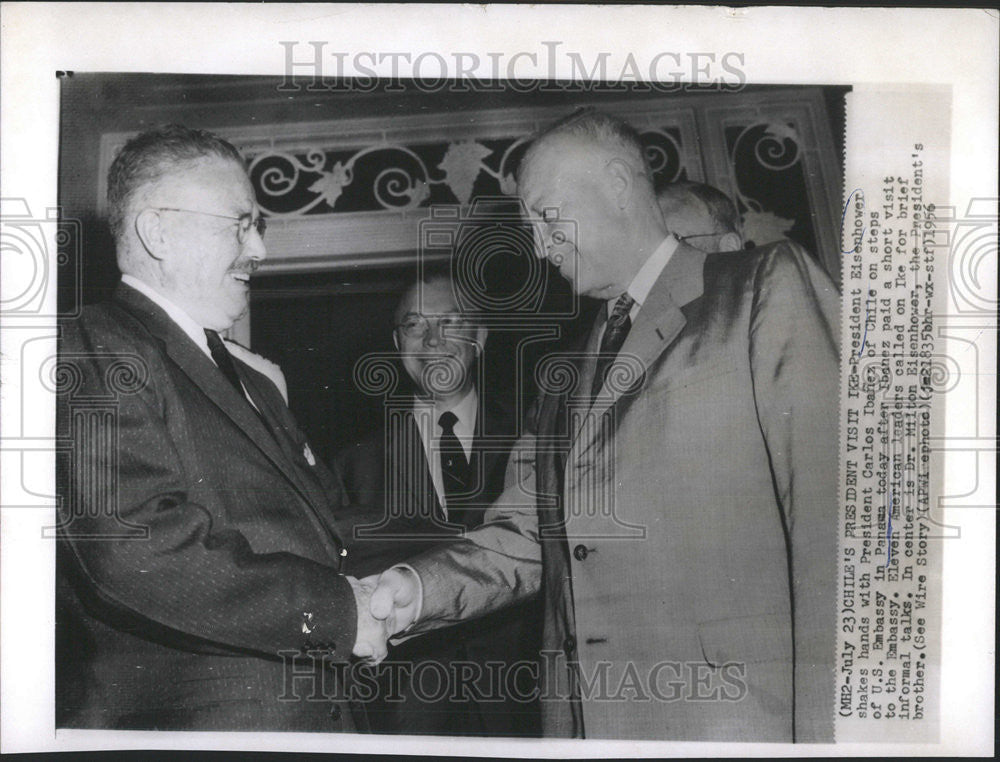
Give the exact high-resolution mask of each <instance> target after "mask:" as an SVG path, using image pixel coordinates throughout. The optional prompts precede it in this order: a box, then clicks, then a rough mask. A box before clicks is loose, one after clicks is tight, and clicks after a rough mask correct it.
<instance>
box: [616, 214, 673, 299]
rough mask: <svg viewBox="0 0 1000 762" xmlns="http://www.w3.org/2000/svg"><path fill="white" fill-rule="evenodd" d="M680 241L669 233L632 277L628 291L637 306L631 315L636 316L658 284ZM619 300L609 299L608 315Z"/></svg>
mask: <svg viewBox="0 0 1000 762" xmlns="http://www.w3.org/2000/svg"><path fill="white" fill-rule="evenodd" d="M678 243H679V241H678V240H677V238H676V236H674V235H673V234H670V235H668V236H667V237H666V238H664V239H663V241H662V242H661V243H660V245H659V246H657V247H656V249H655V250H654V251H653V253H652V254H650V255H649V258H648V259H647V260H646V261H645V262H644V263H643V265H642V267H640V268H639V272H637V273H636V274H635V277H634V278H632V282H631V283H629V285H628V288H627V289H626V292H627V293H628V295H629V296H631V297H632V298H633V299H634V300H635V306H633V307H632V312H631V317H632V318H635V316H636V313H638V312H639V308H640V307H641V306H642V304H643V302H645V301H646V298H647V297H648V296H649V292H650V291H652V290H653V286H654V285H656V281H657V280H658V279H659V277H660V273H662V272H663V268H664V267H666V266H667V262H669V261H670V257H672V256H673V254H674V251H676V250H677V244H678ZM616 301H618V297H615V298H614V299H609V300H608V316H609V317H610V316H611V311H612V310H613V309H614V306H615V302H616Z"/></svg>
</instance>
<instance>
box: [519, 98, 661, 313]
mask: <svg viewBox="0 0 1000 762" xmlns="http://www.w3.org/2000/svg"><path fill="white" fill-rule="evenodd" d="M517 189H518V195H519V196H520V198H521V200H522V202H523V203H524V205H525V207H526V208H527V210H528V212H529V214H530V215H531V217H532V219H534V220H539V221H540V222H538V224H537V228H538V237H539V240H538V242H537V247H538V252H537V253H538V256H539V257H541V258H543V259H547V260H548V261H549V262H551V263H552V264H553V265H554V266H555V267H557V268H558V269H559V273H560V274H561V275H562V276H563V277H564V278H566V280H568V281H569V282H570V285H571V286H572V287H573V290H574V291H575V292H576V293H578V294H582V295H585V296H593V297H597V298H603V299H607V298H611V297H614V296H618V295H619V294H620V293H622V292H623V291H624V290H625V289H626V288H627V286H628V285H629V283H630V282H631V280H632V277H634V275H635V273H636V272H637V270H638V268H639V267H640V266H641V265H642V262H643V261H644V260H645V257H648V255H649V254H651V253H652V250H653V249H654V248H655V247H656V246H657V245H658V244H659V243H660V242H661V241H662V240H663V237H664V236H665V235H666V230H665V228H664V226H663V216H662V214H661V213H660V210H659V207H658V206H657V205H656V196H655V193H654V192H653V184H652V180H651V173H650V170H649V167H648V165H647V163H646V160H645V154H644V152H643V148H642V144H641V142H640V139H639V136H638V134H637V133H636V132H635V130H633V129H632V128H631V127H630V126H629V125H628V124H626V123H625V122H623V121H622V120H620V119H617V118H616V117H613V116H609V115H607V114H603V113H600V112H597V111H593V110H584V111H582V112H577V113H574V114H573V115H571V116H570V117H568V118H566V119H564V120H562V121H560V122H557V123H556V124H555V125H553V126H552V127H550V128H549V129H548V130H546V131H545V132H543V133H542V134H540V135H539V136H538V137H537V138H536V139H535V141H534V142H533V143H532V145H531V146H530V147H529V148H528V150H527V152H526V153H525V155H524V158H523V159H522V161H521V164H520V166H519V168H518V183H517ZM637 258H638V260H637Z"/></svg>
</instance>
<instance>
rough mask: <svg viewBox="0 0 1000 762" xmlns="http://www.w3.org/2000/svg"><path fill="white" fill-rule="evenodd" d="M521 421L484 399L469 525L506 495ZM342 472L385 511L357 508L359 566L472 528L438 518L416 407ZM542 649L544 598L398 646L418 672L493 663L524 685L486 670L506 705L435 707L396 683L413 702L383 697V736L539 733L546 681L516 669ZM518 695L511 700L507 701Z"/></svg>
mask: <svg viewBox="0 0 1000 762" xmlns="http://www.w3.org/2000/svg"><path fill="white" fill-rule="evenodd" d="M515 423H516V422H515V420H514V417H513V416H512V415H511V413H510V411H508V410H506V409H505V408H503V407H501V406H498V405H494V404H488V401H487V402H484V400H483V395H481V396H480V411H479V414H478V415H477V418H476V430H475V438H474V441H473V445H472V455H471V458H470V468H471V470H472V472H473V474H474V481H475V482H476V484H475V486H474V487H473V489H472V490H471V491H472V492H473V493H474V494H473V495H470V497H469V499H468V500H467V501H465V506H466V511H467V516H466V518H465V522H466V525H467V526H468V527H475V526H478V525H479V524H481V523H482V520H483V513H484V511H485V510H486V509H487V508H488V507H489V506H490V505H491V504H492V503H493V501H494V500H495V499H496V498H497V497H498V496H499V495H500V493H501V492H502V491H503V487H504V473H505V470H506V465H507V459H508V455H509V453H510V447H511V444H512V443H513V441H514V439H515V437H516V425H515ZM335 470H337V471H338V472H339V475H340V476H341V478H342V479H343V483H344V486H345V489H346V490H347V493H348V495H349V497H350V502H351V503H352V504H354V505H359V506H378V507H379V509H376V510H375V511H372V510H370V509H368V510H363V511H358V510H357V509H352V514H351V522H350V523H351V524H352V532H353V533H352V535H351V536H352V542H353V547H352V553H353V554H354V558H355V562H356V563H359V564H361V565H362V566H363V567H364V568H365V569H369V568H370V569H371V570H372V571H373V572H374V571H381V570H383V569H386V568H388V567H390V566H392V565H394V564H396V563H399V562H401V561H404V560H406V559H408V558H410V557H411V556H413V555H414V553H417V552H419V551H420V550H422V549H426V548H427V547H429V546H432V545H435V544H437V543H441V542H446V541H447V539H445V538H449V537H450V538H454V537H456V536H457V535H459V534H460V533H461V532H462V531H463V529H462V527H461V526H442V524H441V522H440V520H438V521H435V520H434V519H433V517H434V516H435V515H438V516H442V515H443V514H441V513H440V504H439V501H438V497H437V493H436V492H435V490H434V486H433V483H432V481H431V476H430V468H429V466H428V463H427V459H426V456H425V454H424V449H423V445H422V443H421V440H420V434H419V431H418V429H417V425H416V421H415V420H414V418H413V415H412V413H411V412H410V411H409V410H408V409H403V410H397V411H394V412H390V413H389V415H388V421H387V425H386V427H385V431H384V432H383V431H379V432H375V433H373V434H372V435H370V436H368V437H366V438H365V439H364V440H362V441H361V442H359V443H357V444H355V445H353V446H350V447H348V448H346V449H344V450H343V451H342V452H340V453H339V454H338V456H337V459H336V469H335ZM449 520H450V521H452V522H454V520H455V519H454V514H449ZM539 645H540V619H539V606H538V602H537V601H529V602H525V603H522V604H519V605H517V606H514V607H512V608H510V609H507V610H504V611H499V612H496V613H493V614H490V615H488V616H486V617H485V618H483V619H481V620H478V621H475V622H466V623H462V624H460V625H458V626H456V627H452V628H448V629H445V630H441V631H439V632H437V633H434V634H432V635H429V636H425V637H421V638H415V639H411V640H408V641H405V642H403V643H402V644H401V645H399V646H397V647H395V648H393V649H391V650H390V654H389V660H390V661H394V662H408V666H409V667H417V670H418V673H419V670H420V667H419V665H420V664H424V663H426V662H430V661H436V662H438V663H439V664H442V665H445V666H447V667H449V670H450V672H449V674H450V675H454V674H458V673H457V672H456V670H457V666H456V665H457V664H458V663H459V662H470V663H475V664H476V665H479V666H480V667H485V665H486V664H487V662H495V663H497V662H502V663H503V664H505V665H506V670H507V671H508V672H510V673H511V675H512V679H513V680H514V682H512V683H511V684H510V685H509V686H507V687H506V688H504V687H503V686H501V688H500V689H499V690H497V689H496V688H493V687H492V686H491V685H490V681H491V680H495V677H491V676H490V674H489V672H488V670H486V669H484V671H483V674H482V677H481V679H478V680H476V681H475V684H476V686H478V688H479V690H480V692H481V693H483V694H485V695H489V694H490V693H493V694H495V695H500V696H503V700H500V701H474V700H454V697H446V696H442V699H441V700H440V701H428V700H427V699H428V698H429V697H430V694H432V693H433V692H434V688H433V687H430V688H428V689H427V690H425V692H424V694H423V697H422V698H421V696H420V695H415V694H414V691H413V688H412V685H410V684H409V682H408V681H407V680H406V679H402V680H396V682H397V683H399V688H400V691H401V695H402V697H403V701H401V702H389V703H386V702H383V701H375V702H373V703H371V704H369V705H368V715H369V718H370V722H371V725H372V729H373V731H375V732H383V733H407V734H436V735H491V736H515V735H516V736H536V735H538V733H539V716H538V704H537V702H536V701H533V700H527V699H528V698H530V696H531V691H533V690H534V688H535V683H536V681H535V680H533V679H532V676H533V675H532V671H531V670H529V669H528V668H527V667H525V668H522V669H520V671H519V672H517V671H515V670H514V669H513V665H516V664H517V663H519V662H520V663H524V664H528V663H530V664H532V665H534V664H536V662H537V658H538V647H539ZM472 669H475V667H472ZM382 672H383V675H382V681H381V687H382V689H383V691H384V692H388V690H389V679H388V675H387V668H386V667H383V671H382ZM427 679H428V681H430V678H427ZM512 686H516V687H512ZM508 693H509V694H511V695H505V694H508ZM513 694H516V696H515V695H513ZM519 697H520V698H519Z"/></svg>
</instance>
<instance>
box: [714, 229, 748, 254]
mask: <svg viewBox="0 0 1000 762" xmlns="http://www.w3.org/2000/svg"><path fill="white" fill-rule="evenodd" d="M742 248H743V239H742V238H740V237H739V235H738V234H737V233H725V234H724V235H723V236H722V238H720V239H719V251H739V250H740V249H742Z"/></svg>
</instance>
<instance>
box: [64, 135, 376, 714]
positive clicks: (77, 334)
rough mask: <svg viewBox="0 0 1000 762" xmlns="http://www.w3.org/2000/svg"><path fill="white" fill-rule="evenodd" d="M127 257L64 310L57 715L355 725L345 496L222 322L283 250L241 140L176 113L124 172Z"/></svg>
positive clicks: (116, 213)
mask: <svg viewBox="0 0 1000 762" xmlns="http://www.w3.org/2000/svg"><path fill="white" fill-rule="evenodd" d="M108 203H109V212H110V225H111V229H112V232H113V234H114V236H115V239H116V244H117V249H116V251H117V259H118V263H119V267H120V269H121V271H122V273H123V276H122V282H121V284H120V285H119V286H118V289H117V291H116V292H115V294H114V297H113V299H111V301H109V302H108V303H105V304H100V305H96V306H91V307H88V308H86V309H85V310H84V311H83V314H82V315H81V316H80V317H79V318H77V319H71V320H67V321H65V322H64V323H63V324H62V339H61V344H60V368H61V370H62V376H63V378H64V380H67V384H66V385H64V387H63V389H62V392H63V393H62V394H61V395H60V399H59V416H58V421H59V426H60V430H61V431H62V432H63V433H64V435H66V436H68V437H69V438H70V439H71V441H72V443H73V446H72V448H70V451H69V452H68V453H67V454H66V457H65V458H63V459H61V460H60V464H61V465H60V469H59V491H60V496H61V507H60V519H61V522H60V532H59V537H60V547H59V554H58V561H57V578H58V592H57V604H56V606H57V608H56V622H57V633H58V634H57V666H56V725H57V727H82V728H118V729H122V728H129V729H143V728H145V729H150V728H156V729H175V730H181V729H183V730H301V731H334V730H351V729H355V728H356V727H357V726H356V724H355V720H354V718H353V712H351V711H348V710H349V702H348V701H347V699H348V698H349V696H348V694H347V685H346V682H347V681H346V676H347V670H345V669H340V667H343V666H344V665H346V664H347V663H348V661H349V660H350V659H351V656H352V651H353V650H356V651H357V652H358V653H359V654H362V655H367V654H370V653H371V649H370V648H369V647H368V646H366V645H364V644H365V643H367V642H369V641H372V642H377V641H379V640H380V638H381V637H382V634H381V629H382V628H381V625H379V624H377V623H375V622H374V620H372V619H371V617H370V616H369V615H368V605H367V602H368V595H367V592H366V590H365V589H363V587H362V586H361V585H360V584H359V583H358V582H357V580H356V579H354V578H352V577H348V576H345V574H344V572H345V570H346V569H347V565H348V563H349V559H348V557H347V554H348V550H347V546H346V543H345V538H344V537H343V536H342V535H341V534H340V532H339V531H338V528H337V526H336V524H335V522H334V514H335V513H336V511H337V509H338V507H339V506H340V505H341V503H342V501H343V497H342V493H341V489H340V488H339V486H338V485H337V483H336V481H335V479H334V477H333V476H332V474H331V473H330V472H329V471H328V470H327V469H326V468H325V467H324V466H323V465H322V464H321V463H318V462H317V461H316V459H315V457H314V455H313V454H312V452H311V451H310V448H309V445H308V443H307V442H306V440H305V437H304V436H303V434H302V432H301V431H300V429H299V428H298V426H297V425H296V423H295V421H294V420H293V418H292V415H291V413H290V412H289V410H288V408H287V407H286V406H285V404H284V401H283V399H282V397H281V394H280V392H279V391H278V389H277V388H276V387H275V385H274V384H273V383H272V382H271V381H270V380H269V379H268V378H267V377H266V376H264V375H262V374H261V373H259V372H257V371H256V370H254V369H252V368H251V367H250V366H248V365H246V364H245V363H243V362H242V361H240V360H235V359H234V358H233V357H232V355H230V354H229V352H228V350H227V349H226V347H225V345H224V342H223V341H222V340H221V338H220V336H219V332H221V331H225V330H226V329H227V328H229V327H230V326H231V325H232V324H233V322H234V321H235V320H236V319H237V318H239V317H240V316H241V315H242V314H243V313H245V312H246V310H247V306H248V297H249V280H250V276H251V274H252V273H253V272H254V270H255V269H256V267H257V265H258V264H259V263H260V261H261V260H262V259H263V258H264V257H265V255H266V252H265V249H264V244H263V241H262V234H263V232H264V220H263V219H262V217H261V214H260V210H259V209H258V207H257V203H256V201H255V199H254V193H253V189H252V187H251V185H250V181H249V179H248V177H247V173H246V170H245V168H244V164H243V160H242V158H241V157H240V155H239V153H238V152H237V150H236V149H235V148H234V147H233V146H232V145H230V144H229V143H227V142H225V141H224V140H222V139H220V138H218V137H217V136H215V135H212V134H210V133H207V132H204V131H200V130H191V129H188V128H185V127H181V126H176V125H174V126H169V127H165V128H161V129H157V130H153V131H151V132H147V133H144V134H142V135H139V136H137V137H136V138H134V139H132V140H131V141H129V143H128V144H126V145H125V147H124V148H123V149H122V151H121V152H120V153H119V155H118V156H117V158H116V159H115V161H114V163H113V164H112V166H111V168H110V171H109V179H108Z"/></svg>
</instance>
